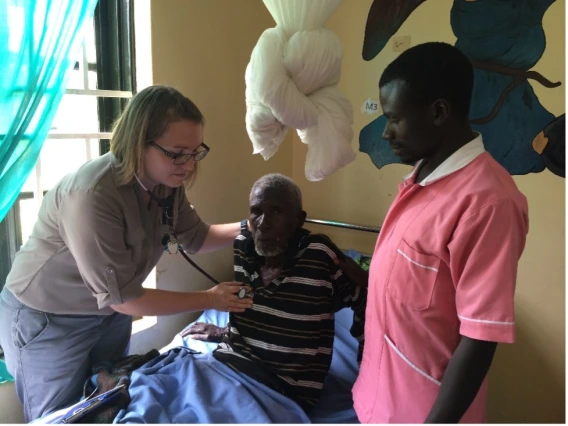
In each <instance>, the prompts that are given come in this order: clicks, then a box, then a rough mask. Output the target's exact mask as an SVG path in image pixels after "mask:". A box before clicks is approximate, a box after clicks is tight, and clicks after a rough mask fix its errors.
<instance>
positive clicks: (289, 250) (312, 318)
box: [185, 174, 367, 411]
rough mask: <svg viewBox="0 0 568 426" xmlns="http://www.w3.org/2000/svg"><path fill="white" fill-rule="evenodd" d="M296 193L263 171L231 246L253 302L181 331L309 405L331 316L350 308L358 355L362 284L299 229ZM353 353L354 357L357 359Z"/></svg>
mask: <svg viewBox="0 0 568 426" xmlns="http://www.w3.org/2000/svg"><path fill="white" fill-rule="evenodd" d="M305 218H306V213H305V212H304V211H303V210H302V195H301V192H300V189H299V188H298V186H297V185H296V184H295V183H294V182H293V181H292V180H291V179H289V178H288V177H286V176H283V175H279V174H270V175H266V176H264V177H262V178H261V179H260V180H258V181H257V182H256V183H255V184H254V186H253V188H252V191H251V194H250V213H249V224H250V232H249V231H247V226H246V221H244V222H245V223H243V226H242V231H241V235H239V236H238V237H237V239H236V240H235V243H234V256H235V280H236V281H240V282H243V283H245V284H247V285H249V286H250V287H252V289H253V291H252V292H250V293H249V294H248V296H249V297H253V300H254V305H253V307H252V308H251V309H247V310H246V311H245V312H242V313H231V314H230V317H229V326H228V327H227V328H226V329H219V328H216V327H215V326H212V325H208V324H207V325H206V324H203V323H197V324H195V325H193V326H192V327H190V328H189V329H188V331H187V332H186V333H185V334H190V335H192V337H194V338H196V339H201V340H209V341H215V340H217V341H221V340H222V341H221V343H220V345H219V346H218V348H217V349H216V350H215V352H214V356H215V358H216V359H218V360H220V361H222V362H223V363H225V364H226V365H228V366H230V367H231V368H233V369H235V370H237V371H239V372H241V373H244V374H246V375H248V376H250V377H252V378H254V379H255V380H257V381H259V382H261V383H264V384H266V385H267V386H269V387H271V388H272V389H275V390H277V391H279V392H281V393H283V394H284V395H286V396H288V397H289V398H291V399H293V400H294V401H296V402H297V403H298V404H299V405H300V406H301V407H302V408H303V409H304V410H305V411H309V410H310V409H311V408H312V407H314V406H315V405H316V403H317V402H318V400H319V397H320V395H321V392H322V388H323V383H324V380H325V377H326V375H327V373H328V371H329V367H330V364H331V355H332V348H333V341H334V313H335V312H337V311H339V310H340V309H342V308H344V307H347V306H349V307H351V308H352V309H353V311H354V321H353V327H352V328H351V334H352V335H353V336H354V337H355V338H356V339H357V340H358V341H359V342H360V344H359V353H361V352H362V344H363V329H364V324H363V321H364V318H365V314H364V311H365V304H366V294H367V292H366V288H364V287H362V286H357V285H354V284H352V283H351V282H349V281H348V280H347V278H346V276H345V275H344V274H343V272H342V271H341V270H340V269H338V267H337V266H336V261H337V258H338V257H342V254H341V253H340V251H339V250H338V249H337V247H336V246H335V245H334V244H333V243H332V242H331V241H330V240H329V239H328V238H327V237H325V236H323V235H316V234H311V233H310V232H309V231H308V230H306V229H303V228H302V226H303V224H304V220H305ZM359 358H360V357H359Z"/></svg>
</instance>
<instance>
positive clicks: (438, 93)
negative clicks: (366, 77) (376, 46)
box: [379, 42, 473, 116]
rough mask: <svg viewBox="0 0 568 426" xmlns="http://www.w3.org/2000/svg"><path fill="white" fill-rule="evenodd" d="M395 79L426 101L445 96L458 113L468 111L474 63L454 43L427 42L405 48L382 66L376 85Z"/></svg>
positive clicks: (466, 112) (380, 85) (464, 113)
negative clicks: (386, 64)
mask: <svg viewBox="0 0 568 426" xmlns="http://www.w3.org/2000/svg"><path fill="white" fill-rule="evenodd" d="M394 80H402V81H404V82H405V83H406V84H407V85H408V87H409V88H410V90H411V92H412V94H413V95H414V96H417V97H418V98H420V99H422V100H424V101H425V102H434V101H435V100H437V99H446V100H447V101H448V102H450V104H451V106H452V107H453V109H454V110H455V111H456V112H457V113H460V114H462V115H465V116H467V115H468V114H469V104H470V102H471V95H472V92H473V67H472V65H471V62H470V61H469V59H468V58H467V56H465V55H464V54H463V53H462V52H460V51H459V50H458V49H457V48H456V47H454V46H451V45H449V44H447V43H441V42H430V43H424V44H419V45H417V46H414V47H411V48H410V49H408V50H405V51H404V52H403V53H401V54H400V56H399V57H398V58H396V59H395V60H394V61H392V62H391V63H390V64H389V65H388V66H387V67H386V68H385V70H384V72H383V74H382V75H381V78H380V80H379V87H383V86H385V85H386V84H388V83H390V82H392V81H394Z"/></svg>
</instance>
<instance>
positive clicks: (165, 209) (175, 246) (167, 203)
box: [134, 175, 254, 299]
mask: <svg viewBox="0 0 568 426" xmlns="http://www.w3.org/2000/svg"><path fill="white" fill-rule="evenodd" d="M134 177H135V178H136V180H137V181H138V183H139V184H140V186H141V187H142V189H144V191H146V193H147V194H148V195H149V196H150V198H151V200H154V201H156V203H158V207H160V209H162V224H163V225H168V227H169V231H170V232H169V235H168V234H165V235H164V237H163V238H162V244H163V245H164V251H167V252H168V253H169V254H176V253H178V252H179V253H180V254H181V255H182V256H183V258H184V259H185V260H187V262H188V263H189V264H190V265H191V266H193V267H194V268H195V269H197V270H198V271H199V272H201V274H203V276H205V277H206V278H208V279H209V280H210V281H211V282H212V283H213V284H220V282H219V281H217V280H216V279H215V278H213V277H212V276H211V275H209V274H208V273H207V272H205V271H204V270H203V269H201V267H199V265H197V264H196V263H195V262H194V261H193V260H191V259H190V258H189V256H188V255H187V254H186V253H185V250H184V249H183V247H182V245H181V244H180V243H179V241H178V238H177V235H176V232H175V230H174V227H173V218H174V215H173V207H174V193H172V194H170V195H169V196H168V197H166V198H158V197H156V196H155V195H154V193H153V192H152V191H150V190H149V189H148V188H146V187H145V186H144V184H143V183H142V182H141V181H140V179H139V178H138V176H136V175H134ZM174 191H175V190H174ZM237 297H238V298H239V299H244V298H245V297H250V298H252V297H254V290H252V291H247V288H246V287H245V286H243V287H241V288H240V289H239V291H238V292H237Z"/></svg>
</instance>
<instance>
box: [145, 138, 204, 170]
mask: <svg viewBox="0 0 568 426" xmlns="http://www.w3.org/2000/svg"><path fill="white" fill-rule="evenodd" d="M148 143H149V144H150V145H152V146H153V147H154V148H157V149H159V150H160V151H162V152H163V153H164V154H166V155H167V156H168V157H170V158H173V160H174V164H175V165H177V166H180V165H182V164H185V163H187V162H188V161H189V160H190V159H191V158H193V160H194V161H201V160H203V159H204V158H205V157H207V154H209V151H210V150H211V148H209V147H208V146H207V145H205V144H204V143H202V144H201V145H200V146H201V147H202V148H203V149H202V150H201V151H198V152H193V153H191V154H176V153H174V152H170V151H168V150H166V149H164V148H162V147H161V146H160V145H158V144H157V143H155V142H152V141H150V142H148Z"/></svg>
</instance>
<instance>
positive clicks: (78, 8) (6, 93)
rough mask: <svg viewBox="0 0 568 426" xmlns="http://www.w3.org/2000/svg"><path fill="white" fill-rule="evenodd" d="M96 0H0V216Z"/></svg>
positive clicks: (49, 114)
mask: <svg viewBox="0 0 568 426" xmlns="http://www.w3.org/2000/svg"><path fill="white" fill-rule="evenodd" d="M96 4H97V0H0V70H2V71H1V72H0V221H1V220H2V219H4V217H5V216H6V214H7V213H8V210H9V209H10V207H11V206H12V204H13V203H14V201H15V200H16V199H17V197H18V194H19V192H20V190H21V188H22V186H23V185H24V183H25V181H26V179H27V178H28V176H29V174H30V172H31V171H32V169H33V167H34V165H35V163H36V162H37V159H38V157H39V154H40V151H41V147H42V145H43V142H44V141H45V138H46V136H47V133H48V131H49V128H50V126H51V123H52V121H53V117H54V115H55V112H56V110H57V107H58V105H59V102H60V100H61V97H62V96H63V93H64V91H65V85H66V81H67V77H68V75H69V73H70V71H71V69H72V66H73V61H72V59H73V57H74V56H75V55H76V54H77V53H78V52H79V47H80V45H81V42H82V41H83V35H84V30H85V29H86V28H85V27H86V25H85V24H86V22H88V19H89V18H90V17H92V15H93V12H94V10H95V6H96ZM64 160H65V159H64V153H63V154H62V161H64Z"/></svg>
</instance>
